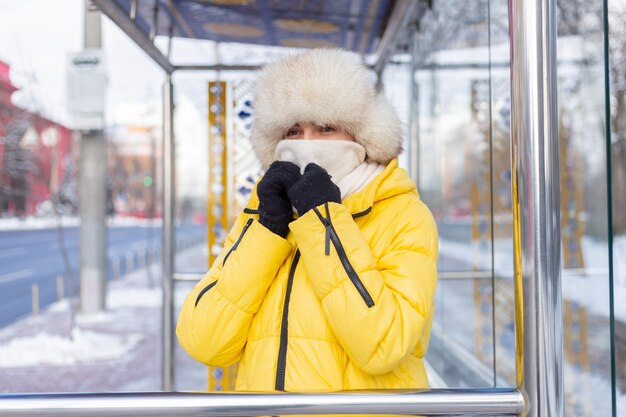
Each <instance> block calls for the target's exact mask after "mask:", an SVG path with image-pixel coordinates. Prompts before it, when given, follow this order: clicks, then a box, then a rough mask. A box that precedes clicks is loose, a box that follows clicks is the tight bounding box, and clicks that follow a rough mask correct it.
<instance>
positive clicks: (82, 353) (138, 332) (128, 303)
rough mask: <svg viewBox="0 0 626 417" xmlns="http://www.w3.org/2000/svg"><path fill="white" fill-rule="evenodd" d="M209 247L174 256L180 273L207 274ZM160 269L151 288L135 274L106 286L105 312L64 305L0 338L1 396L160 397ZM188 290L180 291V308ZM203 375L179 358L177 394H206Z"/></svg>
mask: <svg viewBox="0 0 626 417" xmlns="http://www.w3.org/2000/svg"><path fill="white" fill-rule="evenodd" d="M205 263H206V248H205V247H204V245H197V246H194V247H191V248H190V249H188V250H186V251H184V252H182V253H180V254H179V255H178V256H177V265H178V267H179V268H182V269H185V270H197V271H202V270H204V267H205ZM157 270H158V268H157V267H154V270H153V275H154V276H155V277H156V278H157V279H156V281H157V283H156V286H155V287H151V285H150V282H151V281H150V280H149V279H148V274H147V271H146V270H145V269H144V270H139V271H136V272H133V273H131V274H129V275H128V276H126V277H125V278H123V279H121V280H118V281H112V282H109V286H108V291H107V299H106V300H107V302H106V306H107V307H106V310H105V311H103V312H101V313H98V314H94V315H81V314H78V315H77V316H76V321H75V326H74V329H73V330H70V305H69V303H68V301H61V302H58V303H56V304H54V305H52V306H51V307H50V308H48V309H46V310H45V311H43V312H42V314H41V315H40V316H39V317H29V318H25V319H22V320H20V321H18V322H16V323H15V324H13V325H10V326H8V327H6V328H4V329H2V330H1V331H0V392H80V391H82V392H104V391H159V390H160V389H161V353H160V352H161V343H162V342H161V317H162V315H161V305H162V294H161V289H160V286H159V283H158V281H159V280H160V276H158V272H157ZM192 285H193V283H182V284H177V286H176V288H177V291H176V293H175V299H176V305H177V310H178V306H180V304H181V303H182V300H183V298H184V296H185V295H186V293H187V292H188V290H189V288H190V287H191V286H192ZM206 376H207V373H206V368H205V367H204V366H202V365H200V364H198V363H196V362H194V361H193V360H192V359H191V358H189V357H188V356H187V355H186V354H185V353H184V352H183V351H182V350H180V349H177V352H176V381H177V385H176V388H177V389H179V390H202V389H205V388H206Z"/></svg>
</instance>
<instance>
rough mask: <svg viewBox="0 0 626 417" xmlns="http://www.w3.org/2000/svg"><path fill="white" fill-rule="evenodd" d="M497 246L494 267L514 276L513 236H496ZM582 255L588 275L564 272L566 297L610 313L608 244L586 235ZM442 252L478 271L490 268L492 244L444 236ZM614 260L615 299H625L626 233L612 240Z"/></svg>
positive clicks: (622, 308) (624, 307)
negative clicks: (480, 243)
mask: <svg viewBox="0 0 626 417" xmlns="http://www.w3.org/2000/svg"><path fill="white" fill-rule="evenodd" d="M494 244H495V247H494V270H495V274H496V276H499V277H504V278H509V279H510V278H511V277H512V276H513V268H512V266H513V242H512V239H496V240H495V242H494ZM582 245H583V254H584V258H585V259H584V260H585V265H586V270H585V272H586V274H581V273H580V272H579V271H574V273H571V272H569V271H567V270H565V271H564V272H563V274H562V288H563V297H564V298H565V299H567V300H570V301H576V302H578V303H579V304H581V305H583V306H585V307H586V308H587V309H588V310H589V311H591V312H594V313H597V314H601V315H604V316H607V317H608V315H609V268H608V263H609V257H608V243H607V242H604V241H598V240H595V239H592V238H590V237H587V236H586V237H583V240H582ZM439 251H440V253H441V255H444V256H445V257H447V258H452V259H455V260H458V261H460V262H462V263H464V264H466V265H468V266H472V267H475V268H477V269H479V270H484V271H490V270H491V247H490V246H487V247H483V248H481V247H480V245H479V244H478V243H472V244H468V243H460V242H454V241H450V240H447V239H444V238H440V239H439ZM613 259H614V271H613V275H614V279H613V282H614V285H613V292H614V300H616V301H617V300H626V235H623V236H617V237H615V238H614V241H613ZM615 318H616V319H617V320H620V321H623V322H626V304H624V303H619V302H616V303H615Z"/></svg>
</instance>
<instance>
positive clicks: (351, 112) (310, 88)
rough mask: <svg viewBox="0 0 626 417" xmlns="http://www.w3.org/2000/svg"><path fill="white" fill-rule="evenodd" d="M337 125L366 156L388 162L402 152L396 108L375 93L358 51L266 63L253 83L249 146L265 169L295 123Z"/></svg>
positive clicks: (327, 52)
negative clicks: (254, 83)
mask: <svg viewBox="0 0 626 417" xmlns="http://www.w3.org/2000/svg"><path fill="white" fill-rule="evenodd" d="M307 122H308V123H314V124H318V125H326V124H330V125H335V126H340V127H342V128H343V129H345V130H346V131H347V132H349V133H350V134H351V135H352V136H354V138H355V139H356V141H357V142H358V143H360V144H361V145H363V147H364V148H365V152H366V154H367V157H368V159H369V160H371V161H374V162H378V163H381V164H387V163H388V162H389V161H390V160H392V159H393V158H395V157H396V156H398V154H399V153H400V152H401V150H402V129H401V124H400V120H399V119H398V116H397V115H396V113H395V111H394V110H393V108H392V107H391V105H390V104H389V103H388V102H387V100H386V99H385V98H384V97H383V96H382V94H376V90H375V88H374V84H373V82H372V79H371V75H370V73H369V71H368V69H367V68H366V67H365V66H364V65H363V64H362V63H361V59H360V58H359V56H358V55H356V54H354V53H352V52H347V51H343V50H340V49H312V50H310V51H307V52H303V53H300V54H298V55H293V56H290V57H287V58H284V59H282V60H280V61H278V62H276V63H273V64H270V65H268V66H266V67H265V68H264V69H263V71H261V74H260V75H259V79H258V80H257V83H256V91H255V101H254V122H253V128H252V138H251V140H252V147H253V149H254V151H255V153H256V155H257V157H258V158H259V160H260V161H261V163H262V164H263V165H264V167H265V168H267V167H268V166H269V165H270V164H271V163H272V161H273V160H274V150H275V149H276V146H277V145H278V142H280V141H281V140H282V139H283V138H284V136H285V134H286V132H287V129H289V128H290V127H291V126H293V125H294V124H295V123H307Z"/></svg>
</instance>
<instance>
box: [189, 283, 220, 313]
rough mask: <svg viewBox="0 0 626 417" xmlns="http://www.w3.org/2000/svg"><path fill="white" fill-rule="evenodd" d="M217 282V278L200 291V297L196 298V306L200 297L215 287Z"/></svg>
mask: <svg viewBox="0 0 626 417" xmlns="http://www.w3.org/2000/svg"><path fill="white" fill-rule="evenodd" d="M215 284H217V280H215V281H213V282H212V283H210V284H209V285H207V286H206V287H204V288H203V289H202V291H200V294H198V297H197V298H196V304H194V307H198V303H199V302H200V299H201V298H202V296H203V295H204V294H205V293H206V292H207V291H209V290H210V289H211V288H213V287H215Z"/></svg>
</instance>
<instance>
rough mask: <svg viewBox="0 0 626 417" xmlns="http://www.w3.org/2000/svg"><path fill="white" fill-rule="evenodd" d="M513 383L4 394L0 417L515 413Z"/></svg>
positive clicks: (517, 398) (517, 400) (520, 404)
mask: <svg viewBox="0 0 626 417" xmlns="http://www.w3.org/2000/svg"><path fill="white" fill-rule="evenodd" d="M523 409H524V398H523V396H522V395H521V393H520V392H519V391H517V390H515V389H511V388H490V389H439V390H422V391H418V390H413V391H411V390H404V391H378V392H361V393H355V392H337V393H326V394H298V393H280V394H276V393H274V394H261V393H227V394H224V393H210V392H209V393H195V394H192V393H116V394H73V393H72V394H4V395H0V417H5V416H6V417H9V416H10V417H27V416H28V417H96V416H97V417H125V416H142V417H171V416H176V417H246V416H271V415H275V416H279V415H297V414H301V415H302V414H412V415H427V416H438V415H451V414H452V415H461V414H462V415H466V414H471V415H483V416H485V415H489V416H504V415H509V416H512V415H517V414H519V413H521V412H522V410H523Z"/></svg>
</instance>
